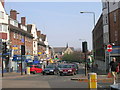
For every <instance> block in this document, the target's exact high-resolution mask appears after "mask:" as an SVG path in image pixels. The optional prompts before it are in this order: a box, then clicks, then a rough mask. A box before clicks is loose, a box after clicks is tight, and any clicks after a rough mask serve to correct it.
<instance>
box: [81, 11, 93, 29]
mask: <svg viewBox="0 0 120 90" xmlns="http://www.w3.org/2000/svg"><path fill="white" fill-rule="evenodd" d="M80 13H90V14H93V21H94V27H95V13H94V12H83V11H81V12H80Z"/></svg>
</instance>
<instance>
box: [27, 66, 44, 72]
mask: <svg viewBox="0 0 120 90" xmlns="http://www.w3.org/2000/svg"><path fill="white" fill-rule="evenodd" d="M28 67H30V73H33V74H36V73H41V72H42V71H43V70H42V67H41V66H40V65H30V66H28Z"/></svg>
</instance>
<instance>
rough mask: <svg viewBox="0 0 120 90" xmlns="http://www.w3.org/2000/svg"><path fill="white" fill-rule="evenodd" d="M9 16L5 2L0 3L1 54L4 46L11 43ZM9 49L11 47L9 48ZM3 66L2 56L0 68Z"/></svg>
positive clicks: (4, 64)
mask: <svg viewBox="0 0 120 90" xmlns="http://www.w3.org/2000/svg"><path fill="white" fill-rule="evenodd" d="M8 32H9V31H8V15H7V13H6V11H5V8H4V1H0V43H1V46H0V48H1V49H0V53H2V44H3V43H6V44H8V43H9V33H8ZM7 48H9V47H7ZM4 58H5V59H7V58H8V56H6V57H4ZM1 66H2V58H1V56H0V67H1ZM5 67H6V63H5V61H3V68H5Z"/></svg>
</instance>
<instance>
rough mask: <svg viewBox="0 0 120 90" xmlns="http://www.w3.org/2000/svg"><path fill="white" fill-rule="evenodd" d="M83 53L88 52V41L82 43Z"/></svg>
mask: <svg viewBox="0 0 120 90" xmlns="http://www.w3.org/2000/svg"><path fill="white" fill-rule="evenodd" d="M82 51H83V53H86V52H87V51H88V49H87V42H86V41H84V42H82Z"/></svg>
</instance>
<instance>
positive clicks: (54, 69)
mask: <svg viewBox="0 0 120 90" xmlns="http://www.w3.org/2000/svg"><path fill="white" fill-rule="evenodd" d="M42 73H43V75H45V74H53V75H54V74H58V68H57V67H56V65H54V64H50V65H47V66H46V68H45V69H44V70H43V72H42Z"/></svg>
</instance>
